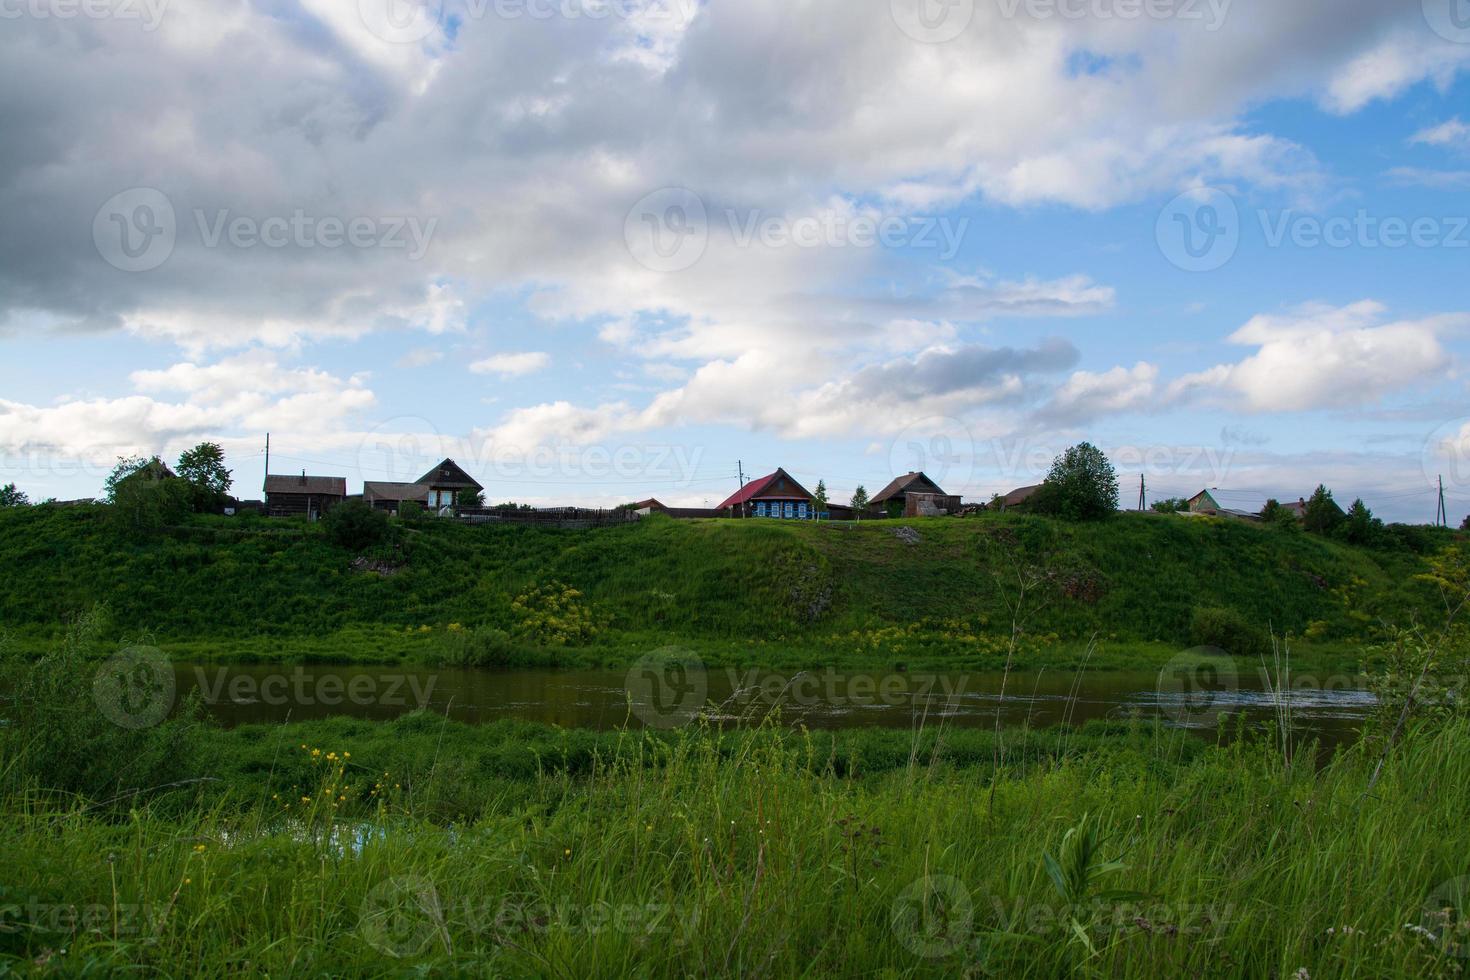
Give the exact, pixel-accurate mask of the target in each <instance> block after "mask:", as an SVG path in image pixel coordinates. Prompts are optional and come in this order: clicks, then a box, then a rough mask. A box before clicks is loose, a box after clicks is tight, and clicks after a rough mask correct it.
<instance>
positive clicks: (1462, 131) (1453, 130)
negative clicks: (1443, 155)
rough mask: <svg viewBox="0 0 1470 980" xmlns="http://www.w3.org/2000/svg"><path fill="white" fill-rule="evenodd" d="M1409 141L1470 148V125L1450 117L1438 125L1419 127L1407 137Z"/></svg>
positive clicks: (1429, 144)
mask: <svg viewBox="0 0 1470 980" xmlns="http://www.w3.org/2000/svg"><path fill="white" fill-rule="evenodd" d="M1409 142H1410V143H1423V144H1426V145H1428V146H1449V147H1454V148H1455V149H1461V150H1463V149H1470V125H1467V124H1466V123H1463V122H1461V121H1460V120H1459V119H1450V120H1448V121H1446V122H1442V123H1440V124H1439V125H1438V126H1430V127H1429V128H1428V129H1421V130H1420V131H1419V132H1417V133H1415V134H1414V135H1413V136H1411V137H1409Z"/></svg>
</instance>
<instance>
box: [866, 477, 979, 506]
mask: <svg viewBox="0 0 1470 980" xmlns="http://www.w3.org/2000/svg"><path fill="white" fill-rule="evenodd" d="M868 503H869V506H871V507H874V508H876V509H878V510H882V511H886V512H887V513H888V515H889V516H891V517H938V516H941V515H944V514H956V513H959V509H960V498H959V497H955V496H951V495H950V494H947V493H945V492H944V490H943V489H942V488H941V487H940V486H939V484H937V483H935V482H934V481H933V480H931V479H929V477H927V476H925V475H924V474H923V473H905V474H904V475H903V476H900V477H897V478H896V479H894V480H893V482H891V483H889V484H888V486H886V487H884V488H883V489H882V490H879V491H878V493H877V495H876V496H874V497H873V499H872V500H870V501H868Z"/></svg>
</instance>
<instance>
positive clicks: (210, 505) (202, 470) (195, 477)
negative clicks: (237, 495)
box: [178, 442, 234, 513]
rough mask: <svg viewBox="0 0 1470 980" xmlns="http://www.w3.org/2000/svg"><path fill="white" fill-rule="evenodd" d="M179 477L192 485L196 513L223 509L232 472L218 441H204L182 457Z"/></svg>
mask: <svg viewBox="0 0 1470 980" xmlns="http://www.w3.org/2000/svg"><path fill="white" fill-rule="evenodd" d="M178 469H179V476H180V478H182V479H183V480H185V481H186V482H187V483H188V484H189V497H190V500H191V502H192V503H193V505H194V510H195V512H196V513H207V512H213V511H217V510H220V509H221V508H223V507H224V505H225V500H226V499H227V498H228V497H229V494H230V486H231V484H232V483H233V482H234V481H232V480H231V479H230V471H229V470H227V469H225V451H224V450H223V449H221V448H220V446H219V443H217V442H201V443H200V444H199V445H197V446H195V447H194V448H193V449H189V450H186V451H185V452H183V453H182V454H180V456H179V467H178Z"/></svg>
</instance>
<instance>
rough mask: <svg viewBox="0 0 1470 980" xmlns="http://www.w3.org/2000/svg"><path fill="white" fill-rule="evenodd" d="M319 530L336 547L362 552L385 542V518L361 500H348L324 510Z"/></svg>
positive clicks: (387, 528) (386, 526)
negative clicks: (325, 511)
mask: <svg viewBox="0 0 1470 980" xmlns="http://www.w3.org/2000/svg"><path fill="white" fill-rule="evenodd" d="M322 528H323V530H324V531H325V532H326V535H327V540H328V541H330V542H332V543H333V544H335V545H337V546H338V547H340V548H346V549H347V550H348V551H364V550H366V549H368V548H371V547H373V546H374V545H379V544H382V543H383V542H384V541H386V540H387V539H388V533H389V527H388V515H387V514H385V513H383V512H382V511H380V510H376V509H374V508H373V507H370V506H369V505H368V504H366V503H364V502H363V501H361V500H348V501H344V502H343V503H340V504H338V505H337V506H336V507H333V508H332V509H331V510H329V511H327V513H326V514H325V515H324V516H323V517H322Z"/></svg>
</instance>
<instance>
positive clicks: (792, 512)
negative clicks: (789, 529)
mask: <svg viewBox="0 0 1470 980" xmlns="http://www.w3.org/2000/svg"><path fill="white" fill-rule="evenodd" d="M784 506H785V508H786V516H787V517H795V516H796V505H795V504H793V503H792V502H791V501H789V500H788V501H786V503H785V505H784Z"/></svg>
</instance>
